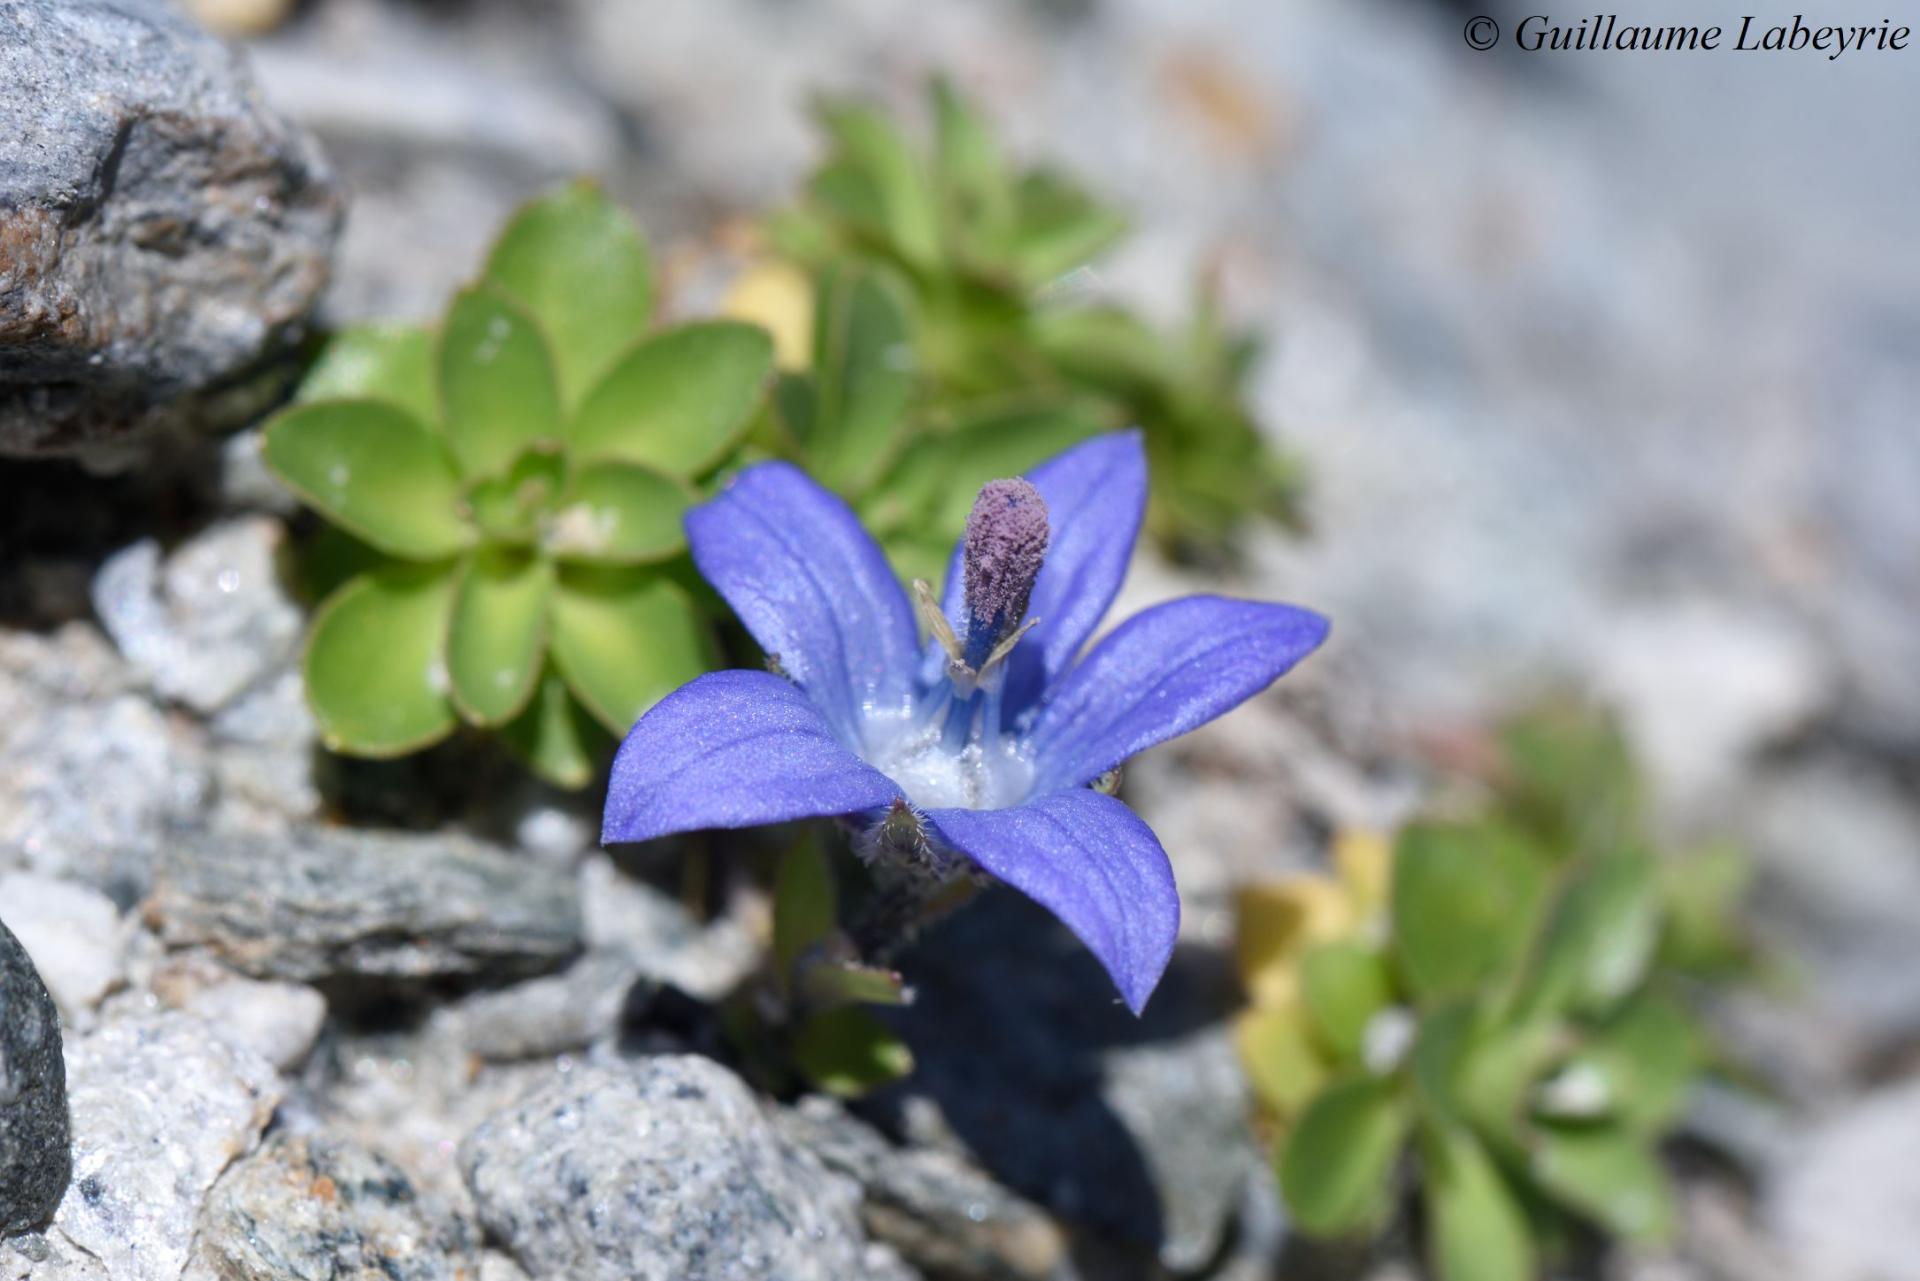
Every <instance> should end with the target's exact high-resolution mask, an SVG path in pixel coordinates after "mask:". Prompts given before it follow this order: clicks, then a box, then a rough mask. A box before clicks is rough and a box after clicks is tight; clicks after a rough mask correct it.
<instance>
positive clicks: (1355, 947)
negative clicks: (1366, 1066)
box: [1300, 942, 1393, 1063]
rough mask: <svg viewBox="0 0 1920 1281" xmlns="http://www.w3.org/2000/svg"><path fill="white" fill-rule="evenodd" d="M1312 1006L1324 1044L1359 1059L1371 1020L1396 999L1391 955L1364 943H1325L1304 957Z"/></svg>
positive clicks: (1345, 1059) (1304, 980)
mask: <svg viewBox="0 0 1920 1281" xmlns="http://www.w3.org/2000/svg"><path fill="white" fill-rule="evenodd" d="M1300 964H1301V968H1300V978H1301V983H1302V986H1303V988H1304V991H1305V993H1306V999H1307V1010H1308V1012H1309V1013H1310V1014H1312V1016H1313V1026H1314V1030H1315V1032H1317V1033H1318V1034H1319V1036H1320V1039H1321V1042H1322V1044H1324V1045H1325V1046H1326V1047H1327V1048H1328V1049H1329V1050H1331V1051H1332V1052H1333V1054H1334V1056H1335V1057H1336V1058H1338V1059H1339V1060H1341V1061H1342V1062H1344V1063H1357V1062H1358V1061H1359V1059H1360V1054H1361V1048H1362V1046H1363V1044H1364V1043H1365V1041H1366V1034H1367V1024H1368V1023H1369V1022H1371V1021H1372V1019H1373V1016H1374V1015H1376V1014H1378V1013H1379V1012H1380V1011H1381V1010H1384V1009H1386V1008H1387V1006H1389V1005H1390V1004H1392V1003H1393V981H1392V977H1391V976H1390V975H1389V974H1388V972H1387V965H1386V959H1385V958H1384V957H1382V956H1381V955H1380V953H1379V952H1377V951H1375V950H1374V949H1372V948H1370V947H1366V946H1364V945H1362V944H1359V943H1348V942H1342V943H1323V944H1321V945H1320V946H1318V947H1316V948H1313V949H1312V950H1310V951H1308V952H1307V954H1306V955H1305V957H1303V958H1302V960H1301V963H1300Z"/></svg>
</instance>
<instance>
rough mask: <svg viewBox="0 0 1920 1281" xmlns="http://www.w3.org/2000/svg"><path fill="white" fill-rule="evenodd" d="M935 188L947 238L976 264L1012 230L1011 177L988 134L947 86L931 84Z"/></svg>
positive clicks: (971, 109) (977, 115) (969, 107)
mask: <svg viewBox="0 0 1920 1281" xmlns="http://www.w3.org/2000/svg"><path fill="white" fill-rule="evenodd" d="M932 97H933V125H934V143H935V152H934V154H935V157H936V163H935V166H934V178H935V184H936V186H937V187H938V189H939V194H940V201H941V212H942V213H943V214H944V215H945V216H946V220H947V225H946V238H947V240H948V241H949V242H950V243H955V244H962V245H964V246H965V247H966V248H967V249H968V250H970V251H972V255H973V256H974V257H976V258H981V257H984V256H986V255H989V254H991V253H992V251H993V250H995V249H997V248H999V247H1000V246H1003V245H1004V244H1005V243H1006V239H1007V237H1008V236H1009V235H1010V234H1011V232H1012V230H1013V220H1014V202H1013V175H1012V174H1011V172H1010V171H1009V170H1008V168H1007V163H1006V158H1005V157H1004V156H1003V155H1002V154H1001V152H1000V146H999V143H998V142H997V141H995V139H994V136H993V131H992V130H991V129H990V128H989V127H988V126H987V122H986V121H985V120H984V119H982V117H981V116H980V113H979V112H978V111H977V110H976V109H975V108H974V106H973V104H972V103H969V102H968V101H967V100H966V99H964V98H962V97H961V96H960V94H959V92H958V91H957V90H956V89H955V88H954V87H953V84H952V83H951V82H950V81H947V80H945V79H936V80H935V81H934V82H933V89H932Z"/></svg>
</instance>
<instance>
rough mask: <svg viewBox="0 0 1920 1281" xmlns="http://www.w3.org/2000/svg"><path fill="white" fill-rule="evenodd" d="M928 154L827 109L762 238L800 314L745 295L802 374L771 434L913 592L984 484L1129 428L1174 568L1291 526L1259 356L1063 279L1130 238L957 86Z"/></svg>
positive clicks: (1229, 336)
mask: <svg viewBox="0 0 1920 1281" xmlns="http://www.w3.org/2000/svg"><path fill="white" fill-rule="evenodd" d="M931 99H932V116H933V130H932V134H933V136H932V140H931V143H930V144H929V145H925V146H921V145H916V143H915V142H914V141H913V140H911V139H910V138H909V137H908V135H907V134H906V133H905V132H903V131H902V129H901V128H900V127H899V126H898V125H897V124H896V123H895V122H894V121H893V120H891V119H889V118H888V117H887V116H886V115H885V114H883V113H882V112H880V111H878V110H876V109H875V108H873V107H871V106H868V105H865V104H862V103H857V102H851V101H844V100H829V101H825V102H822V103H821V104H820V105H819V106H818V108H817V110H816V116H817V119H818V122H819V125H820V128H821V129H822V131H823V132H824V134H825V135H826V139H827V142H828V147H829V150H828V154H827V157H826V159H825V160H824V162H823V163H822V164H821V166H820V167H819V168H818V169H817V170H816V171H815V172H814V173H813V175H812V176H811V177H810V178H809V180H808V181H807V183H806V186H805V189H804V192H803V193H802V196H801V198H800V200H799V201H798V203H797V204H796V205H795V206H794V207H793V208H791V209H788V210H786V211H783V212H781V213H779V214H777V215H775V216H774V217H773V218H771V219H769V221H768V223H767V232H768V239H769V241H770V242H771V243H772V245H773V246H774V248H775V250H776V252H777V253H778V254H779V255H781V256H782V258H783V259H784V260H785V261H786V263H788V264H790V265H791V266H792V267H794V268H797V269H798V273H799V276H800V281H801V284H800V288H801V289H802V290H803V291H804V294H805V295H810V297H811V299H812V314H811V317H810V318H809V317H801V316H796V315H795V311H796V308H797V306H798V305H799V304H797V303H795V302H794V301H792V300H787V301H782V302H776V301H774V300H772V299H771V298H769V296H768V293H767V292H765V291H758V290H752V291H749V292H750V294H752V295H753V296H752V298H751V300H750V302H749V307H753V306H770V312H768V313H763V314H767V315H768V319H769V323H770V324H772V325H773V327H774V328H775V330H776V332H780V331H781V330H783V329H785V330H787V331H788V332H789V333H790V334H791V335H792V337H791V339H790V340H789V341H788V342H787V343H785V344H783V349H784V350H790V351H792V353H793V355H794V357H795V359H794V360H793V361H792V362H791V363H792V364H793V365H794V366H795V367H794V368H792V369H790V370H789V371H788V372H786V373H785V374H784V375H783V377H782V380H781V389H780V394H779V396H778V398H777V405H778V409H779V413H778V415H777V417H778V420H779V422H780V424H781V425H782V426H783V427H784V429H785V431H786V432H787V433H788V434H789V436H790V438H791V440H792V442H793V446H794V448H795V450H796V451H797V452H798V453H799V454H801V455H803V456H804V457H806V459H807V460H808V463H809V465H810V466H812V467H814V468H815V469H816V471H817V474H819V475H821V476H822V477H823V478H824V479H826V480H827V481H828V483H830V484H832V485H833V486H834V487H835V488H837V489H839V490H840V492H842V493H843V494H845V495H847V496H848V497H849V498H850V499H852V500H854V501H855V503H856V505H857V506H858V507H859V508H860V511H861V514H862V517H863V518H864V519H865V520H866V521H867V522H868V523H869V525H870V526H871V527H872V528H874V529H875V530H876V532H877V533H878V534H879V535H880V536H881V537H882V539H883V541H884V542H885V543H886V544H887V547H888V550H889V552H890V553H891V554H892V555H893V556H894V558H895V560H896V562H897V564H898V565H899V566H900V568H901V569H902V571H903V573H905V574H906V576H908V577H926V578H930V579H933V580H935V581H937V580H938V577H939V571H940V570H941V569H942V568H944V565H945V556H946V551H947V546H948V544H949V542H950V540H951V539H952V537H953V533H954V531H955V530H956V529H957V528H958V526H959V524H960V523H961V520H962V519H963V518H964V516H965V513H966V504H967V503H969V502H970V501H971V499H972V495H973V493H974V491H975V490H976V489H977V488H978V487H979V485H981V484H983V483H985V482H986V481H988V480H991V479H994V478H995V477H998V476H1005V475H1011V474H1017V473H1018V472H1021V471H1024V470H1025V469H1027V468H1028V467H1030V466H1032V465H1033V464H1035V463H1037V462H1039V461H1041V460H1042V459H1044V458H1046V457H1048V456H1050V455H1052V454H1054V453H1057V452H1059V451H1060V450H1061V449H1064V448H1066V447H1067V446H1069V445H1071V444H1074V443H1075V442H1077V441H1079V440H1081V439H1084V438H1085V437H1087V436H1089V435H1091V434H1093V433H1095V432H1098V431H1103V430H1110V429H1113V428H1117V427H1128V426H1137V427H1139V428H1140V429H1141V430H1142V432H1143V434H1144V436H1145V440H1146V445H1147V453H1148V456H1149V460H1150V463H1151V467H1152V472H1153V484H1152V506H1151V508H1150V510H1149V513H1148V527H1149V529H1150V531H1151V532H1153V533H1154V534H1155V535H1157V536H1158V537H1159V538H1160V539H1161V540H1162V542H1163V544H1164V545H1166V546H1167V547H1169V548H1170V549H1171V550H1174V551H1176V552H1181V553H1185V552H1203V553H1219V552H1222V551H1224V550H1227V549H1228V548H1229V546H1230V540H1231V538H1232V536H1233V534H1234V533H1235V531H1236V530H1237V529H1238V528H1239V527H1240V526H1241V524H1242V523H1243V522H1244V521H1245V520H1246V519H1247V518H1249V517H1252V516H1262V515H1264V516H1268V517H1272V518H1276V519H1280V520H1283V521H1290V520H1293V519H1294V518H1295V517H1296V516H1297V515H1298V510H1299V509H1298V497H1299V475H1298V472H1297V470H1296V469H1295V467H1294V466H1293V464H1292V463H1291V462H1290V461H1289V460H1287V459H1285V458H1283V457H1281V456H1279V455H1277V454H1276V453H1274V452H1273V451H1272V450H1271V449H1270V448H1269V447H1268V446H1267V445H1266V444H1265V443H1264V442H1263V440H1262V438H1261V434H1260V430H1259V427H1258V425H1257V424H1256V422H1255V421H1254V419H1253V417H1252V414H1251V411H1250V410H1249V408H1248V406H1247V404H1246V399H1245V395H1244V392H1243V387H1244V384H1245V381H1246V377H1247V375H1248V373H1249V371H1250V369H1251V367H1252V363H1253V359H1254V356H1255V354H1256V351H1257V349H1256V347H1255V345H1254V344H1253V343H1252V342H1251V341H1250V340H1249V339H1248V338H1247V337H1246V336H1245V335H1241V334H1236V333H1233V332H1230V331H1229V330H1228V329H1227V328H1226V327H1225V326H1224V325H1223V324H1222V321H1221V318H1220V315H1219V313H1218V309H1217V308H1216V307H1215V306H1214V301H1213V298H1212V296H1211V293H1210V292H1209V291H1208V290H1207V289H1205V288H1204V287H1203V288H1202V289H1201V290H1200V292H1199V298H1198V301H1197V305H1196V307H1195V310H1194V314H1193V316H1192V318H1191V320H1190V321H1189V322H1188V323H1187V324H1186V325H1184V326H1183V327H1180V328H1178V329H1175V330H1173V331H1171V332H1168V331H1163V330H1161V329H1160V328H1158V327H1156V326H1154V325H1152V324H1150V323H1149V322H1148V321H1146V320H1144V319H1143V318H1141V317H1140V316H1138V315H1136V314H1134V313H1133V312H1130V311H1128V310H1126V309H1124V308H1121V307H1118V306H1115V305H1111V304H1108V303H1103V302H1098V301H1091V300H1089V299H1088V298H1087V297H1086V291H1085V290H1084V289H1083V288H1080V287H1078V284H1077V282H1076V280H1075V276H1076V273H1079V272H1080V271H1081V270H1082V269H1083V268H1085V267H1086V265H1087V264H1088V263H1089V262H1091V261H1092V260H1094V259H1095V258H1096V257H1097V256H1098V255H1099V254H1101V253H1102V252H1103V251H1105V250H1107V249H1109V248H1111V247H1112V246H1113V245H1114V244H1115V242H1116V241H1118V240H1119V239H1121V237H1122V236H1123V235H1124V233H1125V230H1126V224H1125V222H1124V220H1123V219H1122V218H1121V217H1120V216H1119V215H1118V214H1117V213H1115V212H1114V211H1113V210H1111V209H1108V208H1106V207H1105V206H1103V205H1102V204H1100V203H1099V202H1098V201H1096V200H1095V199H1094V198H1093V197H1092V196H1091V195H1090V194H1088V193H1087V192H1086V191H1085V190H1084V189H1082V188H1081V187H1079V186H1078V185H1077V184H1075V183H1074V182H1073V181H1072V180H1071V179H1069V178H1067V177H1065V176H1063V175H1061V174H1059V173H1056V172H1054V171H1052V170H1049V169H1043V168H1021V167H1018V166H1016V165H1014V164H1012V163H1011V162H1010V161H1009V160H1008V158H1007V156H1006V155H1005V153H1004V151H1003V150H1002V148H1001V146H1000V144H999V141H998V140H997V139H996V138H995V137H994V136H993V133H992V131H991V130H990V129H989V128H988V127H987V125H986V123H985V121H984V120H983V118H982V116H981V115H980V113H979V112H978V111H977V110H976V109H975V108H974V107H973V106H972V105H971V104H969V103H967V102H966V101H964V100H963V99H962V98H961V97H960V96H959V95H958V94H957V93H955V92H954V90H953V89H952V88H951V86H949V85H947V84H946V83H944V82H935V83H934V85H933V86H932V90H931Z"/></svg>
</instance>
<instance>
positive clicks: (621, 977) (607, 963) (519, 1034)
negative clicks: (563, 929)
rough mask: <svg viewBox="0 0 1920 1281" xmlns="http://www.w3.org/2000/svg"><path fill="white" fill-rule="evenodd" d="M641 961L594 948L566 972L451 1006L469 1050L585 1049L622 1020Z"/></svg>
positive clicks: (546, 1052) (495, 1054) (501, 1054)
mask: <svg viewBox="0 0 1920 1281" xmlns="http://www.w3.org/2000/svg"><path fill="white" fill-rule="evenodd" d="M639 981H640V965H639V963H638V962H637V961H636V960H635V959H634V957H633V956H632V955H631V954H629V953H626V952H590V953H588V954H587V955H586V956H583V957H581V958H580V960H579V961H577V962H575V963H574V964H573V965H572V966H570V967H569V968H568V969H567V971H566V972H565V973H564V974H556V975H552V976H550V977H547V978H538V979H531V980H529V981H528V982H525V983H518V984H515V985H514V986H513V987H510V988H505V989H503V990H501V991H498V992H482V993H480V994H478V995H476V996H471V997H468V998H467V999H466V1000H464V1001H462V1002H461V1003H460V1004H459V1005H458V1006H455V1007H454V1008H453V1009H451V1010H448V1011H446V1013H445V1015H444V1017H445V1018H446V1019H447V1020H448V1021H449V1023H450V1024H451V1027H452V1030H453V1033H454V1035H455V1037H456V1038H457V1039H458V1040H459V1042H460V1044H461V1045H463V1046H464V1047H465V1048H466V1050H467V1052H468V1053H469V1054H475V1055H478V1056H479V1057H481V1058H483V1059H489V1060H493V1061H496V1062H498V1061H511V1060H515V1059H532V1058H541V1057H550V1056H552V1055H555V1054H565V1053H567V1052H569V1051H572V1050H579V1049H583V1048H585V1047H586V1046H588V1045H590V1044H592V1043H593V1042H594V1041H595V1040H597V1039H599V1038H600V1037H602V1036H606V1035H608V1034H610V1033H612V1032H613V1031H614V1030H615V1029H616V1028H617V1027H618V1025H619V1021H620V1011H621V1009H622V1007H623V1005H624V1004H625V1001H626V997H627V993H628V991H629V990H630V989H631V988H632V987H633V985H634V984H635V983H636V982H639Z"/></svg>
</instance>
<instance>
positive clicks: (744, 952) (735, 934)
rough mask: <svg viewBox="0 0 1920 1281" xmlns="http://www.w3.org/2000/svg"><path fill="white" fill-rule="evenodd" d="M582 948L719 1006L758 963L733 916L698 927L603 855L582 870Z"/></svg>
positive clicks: (677, 906)
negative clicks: (613, 954)
mask: <svg viewBox="0 0 1920 1281" xmlns="http://www.w3.org/2000/svg"><path fill="white" fill-rule="evenodd" d="M580 913H581V917H582V920H583V922H584V927H585V930H586V937H587V941H588V942H589V943H590V944H591V945H592V946H594V947H596V948H605V949H608V950H611V951H620V952H626V953H628V954H630V955H631V956H633V958H634V960H635V961H636V962H637V964H638V965H639V969H640V973H642V974H644V975H645V976H646V977H647V978H650V979H653V980H655V981H657V982H660V983H671V984H673V985H674V986H675V987H677V988H679V989H681V990H682V991H684V992H687V993H690V994H691V995H693V996H698V997H701V998H703V999H706V1000H718V999H719V998H721V997H723V996H725V995H726V994H727V993H728V992H731V991H732V990H733V989H734V988H735V987H736V986H737V985H738V984H739V983H740V981H741V980H742V979H743V978H745V977H746V976H747V974H748V972H749V971H751V970H752V969H753V967H754V966H755V965H757V964H758V963H759V960H760V948H759V945H758V944H757V943H756V942H755V941H754V938H753V936H752V934H750V933H749V932H748V931H747V929H746V928H745V927H744V926H742V925H741V924H740V922H739V921H737V920H735V919H734V918H732V917H730V916H721V917H719V918H718V919H716V920H714V921H713V922H711V923H710V924H707V925H704V926H703V925H702V924H701V923H700V922H699V921H697V920H695V919H694V918H693V915H692V914H691V913H690V912H688V911H687V909H686V908H685V907H684V906H683V905H682V904H681V903H680V902H679V901H678V900H676V899H674V898H673V897H672V896H670V895H667V894H664V893H662V892H661V891H659V890H657V889H655V888H654V887H653V886H651V885H648V884H647V883H646V882H645V881H639V880H635V879H634V878H633V877H631V876H627V875H626V874H625V873H623V872H621V871H620V869H619V868H617V867H615V866H614V864H613V861H612V860H611V859H609V858H608V857H607V856H606V855H604V854H595V855H594V856H593V857H591V858H589V859H588V860H587V861H586V862H584V863H583V864H581V866H580Z"/></svg>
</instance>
